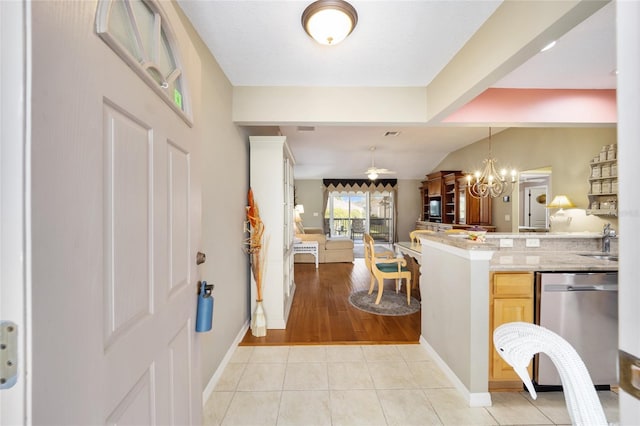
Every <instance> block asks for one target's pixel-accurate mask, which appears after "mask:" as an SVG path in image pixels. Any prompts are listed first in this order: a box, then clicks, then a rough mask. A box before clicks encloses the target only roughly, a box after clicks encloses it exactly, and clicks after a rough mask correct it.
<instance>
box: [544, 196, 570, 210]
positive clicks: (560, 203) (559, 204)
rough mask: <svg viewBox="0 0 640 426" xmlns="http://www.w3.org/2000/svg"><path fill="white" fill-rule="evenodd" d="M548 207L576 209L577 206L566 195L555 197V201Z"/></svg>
mask: <svg viewBox="0 0 640 426" xmlns="http://www.w3.org/2000/svg"><path fill="white" fill-rule="evenodd" d="M547 207H549V208H550V209H565V208H570V207H575V204H573V203H572V202H571V200H570V199H569V197H567V196H566V195H556V196H555V197H553V200H551V202H550V203H549V204H547Z"/></svg>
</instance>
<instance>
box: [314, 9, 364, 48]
mask: <svg viewBox="0 0 640 426" xmlns="http://www.w3.org/2000/svg"><path fill="white" fill-rule="evenodd" d="M357 23H358V13H357V12H356V10H355V9H354V8H353V6H351V5H350V4H349V3H347V2H346V1H344V0H318V1H315V2H313V3H311V4H310V5H309V6H307V8H306V9H305V10H304V12H303V13H302V26H303V28H304V30H305V31H306V32H307V34H309V35H310V36H311V37H312V38H313V39H314V40H315V41H317V42H318V43H320V44H326V45H334V44H338V43H340V42H341V41H342V40H344V39H345V38H347V36H348V35H349V34H351V31H353V29H354V28H355V26H356V24H357Z"/></svg>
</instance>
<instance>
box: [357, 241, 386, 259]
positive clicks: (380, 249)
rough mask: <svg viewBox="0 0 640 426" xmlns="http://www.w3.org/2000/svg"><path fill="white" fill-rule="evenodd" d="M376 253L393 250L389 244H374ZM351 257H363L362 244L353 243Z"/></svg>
mask: <svg viewBox="0 0 640 426" xmlns="http://www.w3.org/2000/svg"><path fill="white" fill-rule="evenodd" d="M375 250H376V253H384V252H385V251H393V247H391V245H390V244H376V245H375ZM353 257H354V258H356V259H364V244H362V243H354V244H353Z"/></svg>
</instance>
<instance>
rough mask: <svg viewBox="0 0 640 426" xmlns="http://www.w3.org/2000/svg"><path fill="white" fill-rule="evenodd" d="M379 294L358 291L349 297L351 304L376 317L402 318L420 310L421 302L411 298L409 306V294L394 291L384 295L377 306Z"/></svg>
mask: <svg viewBox="0 0 640 426" xmlns="http://www.w3.org/2000/svg"><path fill="white" fill-rule="evenodd" d="M376 297H378V294H377V292H376V291H374V292H373V293H372V294H367V290H363V291H357V292H355V293H352V294H351V296H349V302H350V303H351V304H352V305H353V306H354V307H356V308H358V309H360V310H361V311H365V312H369V313H370V314H376V315H387V316H401V315H411V314H413V313H416V312H418V311H419V310H420V302H419V301H418V299H416V298H415V297H412V298H411V304H410V305H407V294H406V293H398V294H396V293H395V292H394V291H385V292H384V293H382V299H380V304H379V305H376Z"/></svg>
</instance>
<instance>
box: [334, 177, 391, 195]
mask: <svg viewBox="0 0 640 426" xmlns="http://www.w3.org/2000/svg"><path fill="white" fill-rule="evenodd" d="M322 184H323V185H324V188H325V189H326V190H327V191H338V192H342V191H346V192H371V191H393V190H394V189H397V188H398V179H376V180H374V181H372V180H369V179H322Z"/></svg>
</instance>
